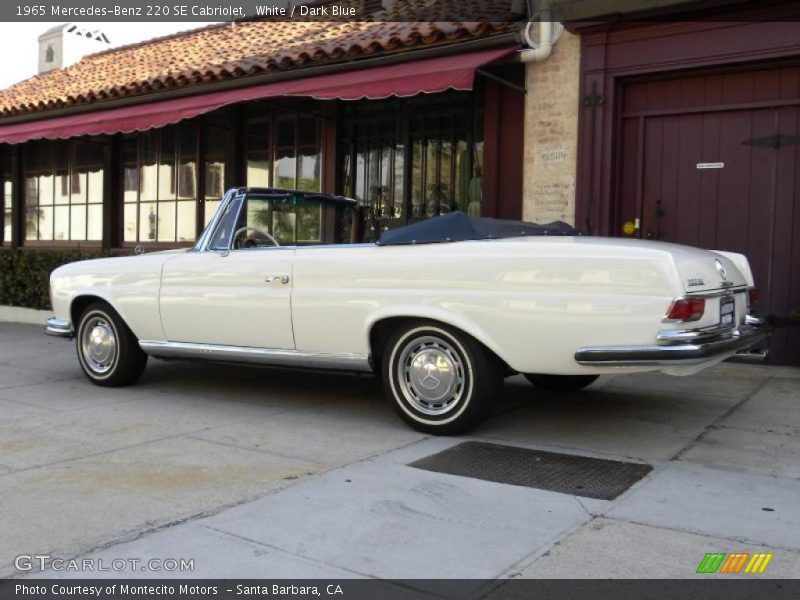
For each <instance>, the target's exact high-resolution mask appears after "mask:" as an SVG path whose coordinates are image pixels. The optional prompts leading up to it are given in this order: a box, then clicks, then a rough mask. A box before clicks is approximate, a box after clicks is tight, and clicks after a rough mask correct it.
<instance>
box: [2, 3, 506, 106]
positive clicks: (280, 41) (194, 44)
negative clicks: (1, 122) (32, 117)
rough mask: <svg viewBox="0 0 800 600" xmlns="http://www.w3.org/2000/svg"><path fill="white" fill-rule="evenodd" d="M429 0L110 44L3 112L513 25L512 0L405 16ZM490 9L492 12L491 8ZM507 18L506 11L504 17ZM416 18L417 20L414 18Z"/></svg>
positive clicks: (22, 94)
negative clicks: (366, 18)
mask: <svg viewBox="0 0 800 600" xmlns="http://www.w3.org/2000/svg"><path fill="white" fill-rule="evenodd" d="M430 4H431V2H430V0H398V1H396V2H395V5H399V7H400V9H396V10H402V11H403V12H402V13H400V14H397V13H395V14H389V15H386V14H385V13H383V14H381V13H378V14H377V15H376V18H381V17H382V16H383V18H388V19H392V18H396V19H398V20H396V21H389V20H387V21H380V22H302V21H293V22H275V21H241V22H236V23H233V24H230V23H228V24H222V25H212V26H209V27H205V28H202V29H196V30H193V31H188V32H183V33H178V34H175V35H171V36H167V37H162V38H157V39H154V40H150V41H147V42H140V43H137V44H132V45H129V46H124V47H121V48H116V49H112V50H107V51H104V52H100V53H97V54H92V55H89V56H86V57H84V58H82V59H81V60H80V61H79V62H77V63H75V64H74V65H72V66H69V67H66V68H64V69H57V70H54V71H50V72H48V73H44V74H41V75H37V76H34V77H31V78H30V79H27V80H25V81H22V82H20V83H17V84H15V85H13V86H11V87H9V88H7V89H5V90H0V115H1V116H3V117H7V116H13V115H18V114H22V113H31V112H39V111H47V110H52V109H57V108H62V107H67V106H73V105H79V104H87V103H95V102H103V101H106V100H112V99H115V98H121V97H128V96H136V95H143V94H148V93H152V92H156V91H161V90H168V89H172V88H179V87H187V86H194V85H202V84H206V83H210V82H214V81H220V80H226V79H237V78H245V77H251V76H254V75H260V74H265V73H271V72H278V71H286V70H290V69H299V68H302V67H306V66H310V65H317V64H322V63H328V62H336V61H344V60H353V59H358V58H362V57H368V56H379V55H386V54H390V53H396V52H400V51H403V50H408V49H412V48H420V47H427V46H432V45H437V44H448V43H455V42H462V41H467V40H470V39H475V38H479V37H487V36H492V35H497V34H501V33H504V32H508V31H509V30H510V29H511V28H512V27H514V25H513V24H511V23H508V22H501V21H498V20H485V21H481V20H480V19H481V18H489V19H491V18H492V16H493V14H494V15H497V14H499V13H498V12H497V11H498V7H500V6H502V7H503V9H506V10H507V9H508V7H509V5H510V4H511V3H510V1H509V0H467V1H463V0H447V1H445V2H442V0H437V3H436V6H437V13H436V14H435V15H431V16H433V17H436V16H440V15H441V14H442V13H441V11H442V5H450V12H449V13H448V15H453V14H455V15H456V16H463V15H469V17H470V18H471V19H473V20H472V21H469V22H467V21H458V20H449V21H434V20H433V19H432V20H431V21H429V22H403V21H400V20H399V19H402V18H406V15H407V14H414V15H423V16H428V15H426V14H425V12H424V11H425V6H426V5H427V6H430ZM492 10H494V11H495V12H494V13H492ZM506 17H507V15H506ZM416 18H418V19H419V18H420V17H419V16H417V17H416Z"/></svg>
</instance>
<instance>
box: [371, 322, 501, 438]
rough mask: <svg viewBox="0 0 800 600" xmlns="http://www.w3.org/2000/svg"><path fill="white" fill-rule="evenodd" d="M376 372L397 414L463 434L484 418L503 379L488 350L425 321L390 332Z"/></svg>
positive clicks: (422, 427) (424, 426) (416, 424)
mask: <svg viewBox="0 0 800 600" xmlns="http://www.w3.org/2000/svg"><path fill="white" fill-rule="evenodd" d="M381 372H382V376H383V383H384V389H385V391H386V395H387V396H388V398H389V399H390V401H391V402H392V403H393V405H394V408H395V410H396V411H397V413H398V414H399V415H400V417H401V418H402V419H403V420H404V421H405V422H406V423H408V424H409V425H411V427H413V428H414V429H417V430H419V431H423V432H425V433H433V434H438V435H455V434H459V433H463V432H465V431H468V430H469V429H471V428H472V427H474V426H475V425H477V424H478V423H480V422H481V421H482V420H484V419H485V418H486V417H487V416H488V415H489V414H490V413H491V410H492V407H493V404H494V400H495V398H496V396H497V394H498V393H499V391H500V387H501V385H502V381H503V376H502V373H503V371H502V368H501V364H500V361H499V360H498V359H497V358H496V357H495V356H494V355H493V354H492V353H491V352H490V351H489V350H487V349H486V348H484V347H483V346H482V345H481V344H480V343H478V342H477V341H475V340H474V339H472V338H471V337H469V336H467V335H465V334H463V333H460V332H458V331H456V330H455V329H452V328H450V327H447V326H445V325H440V324H438V323H428V322H417V323H411V324H408V325H406V326H405V327H402V328H400V329H399V330H398V331H396V332H395V333H394V335H392V336H391V338H390V339H389V341H388V344H387V346H386V348H385V351H384V353H383V365H382V371H381Z"/></svg>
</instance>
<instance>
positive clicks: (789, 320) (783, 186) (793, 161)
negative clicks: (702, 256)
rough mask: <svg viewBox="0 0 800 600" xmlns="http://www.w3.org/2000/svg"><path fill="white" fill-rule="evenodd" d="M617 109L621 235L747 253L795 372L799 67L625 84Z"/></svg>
mask: <svg viewBox="0 0 800 600" xmlns="http://www.w3.org/2000/svg"><path fill="white" fill-rule="evenodd" d="M622 112H623V114H622V120H621V124H622V132H621V133H622V144H621V148H620V152H621V154H620V161H619V167H620V170H619V179H618V181H619V182H620V187H619V189H618V193H617V198H618V204H617V206H618V209H617V214H616V219H615V220H616V223H615V227H616V228H617V231H620V232H621V231H622V227H623V225H624V224H625V222H628V221H632V222H633V223H634V224H636V225H638V229H637V230H636V232H635V233H634V234H633V235H634V236H637V237H642V238H652V239H661V240H665V241H671V242H678V243H684V244H690V245H695V246H702V247H706V248H712V249H720V250H732V251H736V252H742V253H744V254H746V255H747V256H748V258H749V259H750V263H751V265H752V267H753V271H754V275H755V278H756V285H757V286H758V287H759V288H760V289H761V290H762V299H761V302H760V303H759V306H758V310H759V312H761V313H764V314H772V315H774V316H775V317H776V322H777V323H778V324H779V325H782V327H781V328H780V329H778V331H777V332H776V334H775V335H774V336H773V339H772V340H771V342H770V348H769V352H770V362H771V363H774V364H794V365H800V200H798V196H800V68H798V67H784V68H773V69H761V70H751V71H746V72H738V73H727V74H715V75H704V76H694V77H684V78H675V79H669V80H660V81H650V82H641V83H631V84H629V85H627V86H626V88H625V91H624V101H623V107H622Z"/></svg>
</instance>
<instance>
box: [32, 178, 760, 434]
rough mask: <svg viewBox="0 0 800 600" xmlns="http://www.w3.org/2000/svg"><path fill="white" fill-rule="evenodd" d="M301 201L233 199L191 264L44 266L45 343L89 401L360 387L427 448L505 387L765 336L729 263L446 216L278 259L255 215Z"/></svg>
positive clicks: (170, 255)
mask: <svg viewBox="0 0 800 600" xmlns="http://www.w3.org/2000/svg"><path fill="white" fill-rule="evenodd" d="M307 196H309V195H308V194H307V193H306V194H304V193H302V192H291V191H285V190H272V189H254V188H242V189H233V190H230V191H229V192H228V193H227V194H226V195H225V197H224V198H223V200H222V202H221V205H220V207H219V209H218V211H217V213H216V214H215V216H214V218H213V219H212V220H211V222H210V223H209V225H208V227H207V228H206V230H205V232H204V233H203V234H202V235H201V236H200V238H199V240H198V241H197V243H196V245H195V246H194V247H193V248H191V249H184V250H179V251H168V252H154V253H148V254H143V255H139V256H127V257H120V258H106V259H98V260H90V261H83V262H77V263H72V264H68V265H65V266H63V267H60V268H58V269H56V270H55V271H54V272H53V274H52V277H51V296H52V303H53V309H54V313H55V316H54V317H53V318H51V319H49V320H48V322H47V329H46V331H47V333H49V334H51V335H57V336H63V337H67V338H72V337H74V338H75V340H76V348H77V354H78V360H79V363H80V366H81V368H82V369H83V371H84V373H85V374H86V376H87V377H88V378H89V379H90V380H91V381H92V382H93V383H96V384H98V385H104V386H121V385H127V384H130V383H133V382H134V381H136V380H137V378H138V377H139V376H140V375H141V374H142V372H143V370H144V368H145V364H146V362H147V358H148V356H153V357H157V358H189V359H202V360H217V361H227V362H249V363H262V364H265V365H279V366H291V367H303V368H312V369H320V368H330V369H340V370H345V371H366V372H372V373H375V374H377V375H379V376H380V377H382V379H383V382H384V385H385V389H386V394H387V396H388V397H389V398H390V400H391V402H392V403H393V405H394V406H395V408H396V409H397V412H398V413H399V415H400V416H401V417H402V418H403V419H404V420H405V421H406V422H407V423H409V424H410V425H411V426H413V427H415V428H417V429H420V430H422V431H426V432H431V433H442V434H454V433H459V432H463V431H465V430H467V429H468V428H470V427H472V426H474V425H475V424H476V423H478V422H480V421H481V420H482V419H483V418H484V417H486V416H487V414H488V413H489V412H490V410H491V408H492V402H493V400H494V399H495V397H496V396H497V395H498V393H499V392H500V389H501V385H502V382H503V379H504V378H505V377H506V376H508V375H510V374H514V373H523V374H525V375H526V377H527V378H528V379H529V380H530V381H531V382H532V383H533V384H535V385H536V386H539V387H541V388H546V389H551V390H553V389H554V390H577V389H580V388H583V387H585V386H587V385H589V384H590V383H592V382H593V381H594V380H595V379H597V377H598V375H600V374H603V373H625V372H628V373H633V372H640V371H663V372H665V373H669V374H672V375H686V374H692V373H695V372H697V371H699V370H701V369H703V368H706V367H708V366H710V365H713V364H715V363H717V362H719V361H721V360H723V359H725V358H727V357H729V356H731V355H732V354H734V353H736V352H739V351H742V350H745V349H748V348H751V347H753V346H754V345H757V344H759V343H760V342H761V341H762V340H763V339H764V337H765V336H766V327H765V325H764V323H763V321H761V320H759V319H757V318H756V317H753V316H751V315H749V309H750V296H751V293H752V291H753V289H754V284H753V278H752V274H751V272H750V267H749V265H748V262H747V259H746V258H745V257H744V256H742V255H741V254H733V253H729V252H718V251H709V250H700V249H696V248H690V247H686V246H678V245H673V244H665V243H658V242H651V241H639V240H629V239H615V238H597V237H582V236H578V235H564V234H565V233H574V232H571V231H570V230H569V228H568V227H567V226H566V225H563V224H561V225H562V227H560V228H559V226H558V224H554V225H552V226H536V225H533V224H526V223H514V222H507V221H493V220H491V219H475V218H472V217H467V216H466V215H464V214H462V213H451V214H448V215H445V216H442V217H438V218H436V219H431V220H428V221H422V222H419V223H416V224H414V225H410V226H408V227H405V228H402V229H397V230H393V231H389V232H386V233H385V234H384V235H383V236H382V237H381V239H380V240H379V241H378V242H377V243H372V244H338V245H316V246H302V245H296V246H280V245H279V244H278V242H277V241H276V240H275V238H274V237H273V236H272V235H271V233H270V231H272V233H275V231H274V230H272V228H271V227H269V226H268V225H269V224H270V223H274V222H273V221H270V220H268V219H265V218H264V215H265V214H271V213H268V212H265V211H268V210H272V208H270V207H271V206H272V204H271V203H274V202H278V201H279V202H281V203H283V205H284V206H286V205H287V203H288V204H289V205H291V204H293V203H301V204H302V202H304V201H306V200H307ZM315 196H317V197H319V196H320V195H318V194H317V195H315ZM331 200H335V201H338V202H340V203H346V202H352V201H347V200H346V199H342V198H338V199H337V198H331ZM298 215H299V213H297V214H296V215H295V216H298ZM325 220H327V221H329V222H330V223H328V225H329V226H331V227H334V226H335V225H331V223H333V221H334V219H323V221H325ZM264 223H267V225H264ZM565 228H566V229H565ZM558 234H560V235H558Z"/></svg>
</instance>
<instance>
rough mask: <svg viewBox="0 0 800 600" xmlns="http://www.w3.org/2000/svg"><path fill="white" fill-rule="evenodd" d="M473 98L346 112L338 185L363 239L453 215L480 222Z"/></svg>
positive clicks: (390, 103)
mask: <svg viewBox="0 0 800 600" xmlns="http://www.w3.org/2000/svg"><path fill="white" fill-rule="evenodd" d="M480 106H481V102H480V98H479V97H478V94H477V93H472V92H453V93H450V94H439V95H437V96H436V97H421V98H410V99H400V100H386V101H382V102H357V103H353V104H349V105H347V106H346V107H345V109H344V110H345V115H344V119H343V122H342V135H341V136H340V139H341V142H340V143H341V151H340V156H341V157H342V158H341V161H342V162H341V170H340V173H341V182H342V191H343V194H344V195H345V196H350V197H352V198H355V199H356V200H358V202H359V204H360V205H362V206H363V207H364V211H363V214H364V218H365V232H364V233H365V235H366V237H367V238H368V239H373V238H375V237H377V236H379V235H380V232H381V231H383V230H385V229H389V228H392V227H397V226H400V225H404V224H407V223H410V222H414V221H417V220H419V219H424V218H428V217H432V216H436V215H440V214H444V213H447V212H450V211H453V210H461V211H463V212H466V213H468V214H472V215H480V214H481V202H482V192H481V190H482V185H481V172H482V166H483V129H482V123H483V113H482V111H481V110H480V108H479V107H480Z"/></svg>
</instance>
